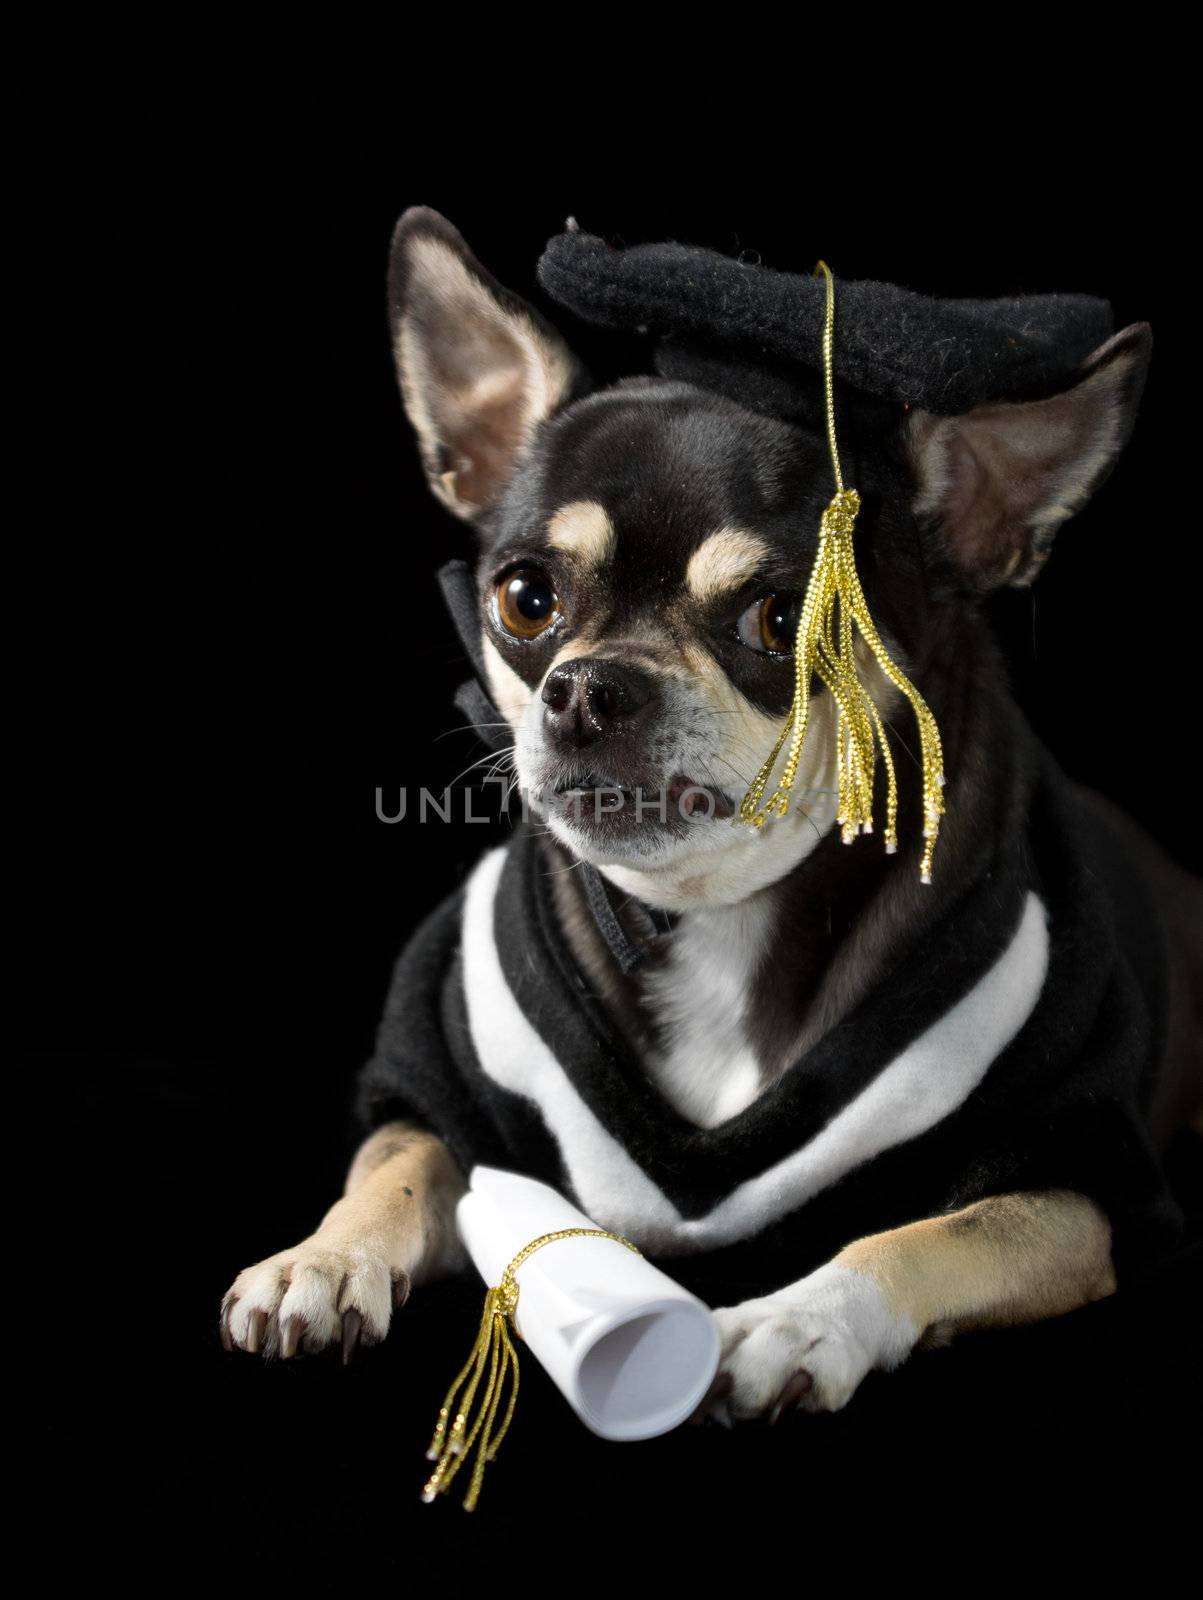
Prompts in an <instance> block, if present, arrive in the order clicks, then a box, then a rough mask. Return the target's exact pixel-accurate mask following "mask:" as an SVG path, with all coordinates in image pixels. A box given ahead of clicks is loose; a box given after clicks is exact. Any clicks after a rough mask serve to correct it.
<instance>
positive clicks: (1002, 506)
mask: <svg viewBox="0 0 1203 1600" xmlns="http://www.w3.org/2000/svg"><path fill="white" fill-rule="evenodd" d="M1152 343H1153V336H1152V332H1151V330H1150V328H1149V325H1148V323H1147V322H1134V323H1133V324H1132V325H1131V326H1130V327H1127V328H1124V329H1123V330H1122V332H1120V333H1117V334H1115V335H1114V337H1112V338H1110V339H1108V340H1107V342H1106V344H1103V345H1100V346H1099V348H1098V349H1097V350H1096V351H1095V352H1094V354H1093V355H1091V356H1089V357H1088V358H1087V359H1086V361H1085V362H1084V363H1083V364H1082V369H1081V372H1080V373H1079V375H1078V377H1077V379H1076V381H1075V382H1074V384H1073V386H1072V387H1071V388H1069V389H1065V390H1063V391H1062V392H1061V393H1060V394H1055V395H1052V396H1050V397H1049V398H1048V399H1044V400H1029V401H1022V402H1010V403H1009V402H1003V401H998V402H991V403H988V404H986V405H980V406H977V407H975V408H974V409H973V410H972V411H968V412H966V413H964V415H962V416H959V417H938V416H933V415H932V414H931V413H930V412H926V411H913V412H912V413H911V414H910V416H909V417H908V418H907V426H906V442H907V447H908V450H909V453H910V456H911V460H912V462H913V465H914V469H915V474H916V477H917V480H918V485H919V492H918V496H917V498H916V501H915V509H916V511H918V512H919V513H920V514H921V515H923V516H926V517H930V518H931V519H933V520H934V521H935V522H936V523H937V524H938V525H939V527H940V530H941V532H942V535H943V539H944V543H945V545H946V547H947V550H948V554H949V555H950V557H951V558H952V561H953V563H954V565H955V567H956V569H957V571H958V573H959V574H960V575H961V577H962V579H963V580H964V582H965V583H966V584H967V585H968V587H970V588H972V589H978V590H986V589H993V588H997V587H999V586H1000V585H1002V584H1014V585H1020V586H1022V585H1024V584H1029V583H1031V581H1032V579H1033V578H1034V577H1035V576H1036V574H1037V573H1038V572H1039V570H1040V568H1041V567H1042V566H1043V564H1044V562H1045V560H1046V559H1047V557H1048V553H1049V551H1050V549H1051V548H1052V543H1053V537H1054V535H1055V534H1056V531H1057V529H1058V528H1059V527H1060V525H1061V524H1062V523H1063V522H1064V521H1065V520H1066V518H1067V517H1071V516H1073V514H1074V512H1075V511H1080V510H1081V509H1082V507H1083V506H1084V505H1085V504H1086V502H1087V500H1088V499H1089V498H1090V496H1091V495H1092V494H1093V493H1094V491H1095V490H1096V489H1097V488H1098V487H1099V485H1100V484H1101V483H1102V482H1103V480H1104V479H1105V478H1106V477H1107V475H1108V473H1109V472H1110V471H1111V469H1112V467H1113V466H1114V465H1115V462H1116V460H1117V459H1118V457H1119V454H1120V451H1121V450H1122V449H1123V447H1124V445H1125V444H1126V443H1127V442H1128V438H1129V435H1130V434H1131V432H1132V426H1133V424H1134V422H1135V420H1136V411H1137V407H1138V406H1139V404H1140V396H1141V391H1142V390H1143V388H1144V381H1145V374H1146V372H1147V370H1148V365H1149V353H1150V350H1151V349H1152Z"/></svg>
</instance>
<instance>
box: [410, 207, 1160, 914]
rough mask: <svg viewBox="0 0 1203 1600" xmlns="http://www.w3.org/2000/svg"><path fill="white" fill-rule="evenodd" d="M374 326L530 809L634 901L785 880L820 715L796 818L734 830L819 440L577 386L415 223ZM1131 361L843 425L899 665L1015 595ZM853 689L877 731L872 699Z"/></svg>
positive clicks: (1077, 492)
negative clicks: (952, 618) (444, 519)
mask: <svg viewBox="0 0 1203 1600" xmlns="http://www.w3.org/2000/svg"><path fill="white" fill-rule="evenodd" d="M390 305H391V311H392V319H393V321H392V328H393V338H394V348H395V353H396V360H397V368H398V372H399V375H400V381H401V389H402V394H403V397H404V402H405V407H406V411H407V413H408V415H409V418H410V421H411V422H412V424H413V426H414V428H415V430H416V433H417V437H418V443H419V447H420V450H421V456H422V461H423V464H424V466H425V469H426V474H427V477H428V480H429V483H430V487H431V489H432V490H433V492H434V494H435V496H436V497H437V498H438V499H439V500H440V501H441V502H442V503H443V505H445V506H446V507H448V508H449V509H450V510H451V511H452V512H454V513H455V514H456V515H457V516H459V517H461V518H463V519H464V520H466V521H468V522H470V523H471V524H472V525H473V527H474V528H475V529H476V532H477V535H478V542H479V557H478V566H477V577H478V592H479V604H480V627H481V633H482V640H483V654H484V660H485V666H486V671H487V674H488V678H489V682H490V685H491V687H492V691H493V697H494V700H495V702H496V704H497V706H498V707H499V708H500V710H501V713H502V714H503V715H504V717H505V718H506V719H507V721H508V723H509V725H510V727H511V728H512V730H513V735H514V760H515V764H516V773H517V777H518V780H519V783H520V785H521V788H522V791H523V794H524V795H525V796H526V798H527V800H528V801H529V802H530V804H531V805H532V806H533V807H534V809H535V810H536V811H538V812H539V813H540V814H541V815H543V816H544V817H545V818H546V820H547V823H548V826H549V827H550V829H551V830H552V832H553V833H554V834H555V835H556V836H557V837H559V838H560V839H561V840H562V841H563V842H564V843H565V844H566V845H567V846H568V847H569V848H570V849H571V850H572V851H573V852H574V853H575V854H576V855H578V856H580V857H582V858H585V859H587V860H590V861H592V862H594V863H596V864H597V865H599V866H601V867H603V869H605V870H606V871H607V872H608V874H609V875H610V876H611V877H613V878H614V879H615V881H617V882H619V883H622V884H624V886H627V887H630V888H631V889H633V890H634V891H635V892H638V893H641V894H642V895H643V896H644V897H645V898H648V899H649V900H652V901H659V903H662V904H668V905H678V906H680V905H682V904H689V903H697V902H699V901H711V902H713V901H718V900H734V899H738V898H740V897H741V896H742V895H744V894H747V893H748V892H750V891H751V890H752V889H754V888H756V887H757V886H759V885H762V884H764V883H767V882H770V881H773V880H774V879H776V878H778V877H780V876H781V875H782V874H784V873H785V872H786V871H788V870H789V869H790V868H791V867H793V866H794V865H795V864H796V863H797V862H798V861H799V860H800V859H801V858H802V857H803V856H804V855H805V854H806V853H807V852H808V851H809V850H810V849H811V848H813V846H814V844H815V843H817V841H818V840H819V838H820V837H822V835H823V834H824V833H825V832H826V831H827V830H828V829H829V828H830V827H831V826H832V824H833V823H834V821H835V787H836V776H835V769H834V761H835V750H836V741H835V737H834V727H833V720H834V718H833V707H832V703H831V700H830V697H829V696H827V695H824V694H819V695H818V696H817V698H816V700H815V702H814V706H813V709H812V731H811V732H810V734H809V735H808V738H807V741H806V746H805V748H804V754H803V763H802V767H801V769H800V771H799V775H798V781H797V785H796V788H795V795H796V796H797V799H796V801H795V804H794V806H793V807H792V808H791V812H790V814H789V816H787V817H786V818H784V819H782V820H778V821H774V822H772V823H770V824H769V825H768V826H767V827H765V828H763V829H754V828H751V827H749V826H747V825H746V824H743V823H741V822H740V821H739V820H738V808H739V802H740V799H741V797H742V795H743V793H744V791H745V789H746V788H747V786H748V784H749V782H750V781H751V779H752V778H753V776H754V775H755V774H756V772H757V770H758V769H759V767H760V765H761V763H762V762H763V760H764V759H765V757H766V756H767V754H768V752H769V751H770V750H771V749H772V747H773V745H774V742H775V741H776V739H777V737H778V734H779V733H780V731H781V728H782V724H783V720H784V718H785V716H786V714H787V712H788V709H789V705H790V700H791V695H792V692H793V679H794V665H793V655H792V647H793V633H794V629H795V627H796V623H797V618H798V613H799V607H800V601H801V593H802V590H803V589H804V587H805V584H806V579H807V575H808V573H809V570H810V567H811V564H812V561H813V559H814V555H815V551H816V543H817V536H818V526H819V519H820V515H821V513H822V510H823V508H824V506H825V505H826V504H827V502H828V500H829V499H830V496H831V492H832V478H831V465H830V460H829V457H828V454H827V446H826V442H825V441H824V440H823V439H822V438H821V437H819V436H818V435H817V434H815V435H812V434H811V433H809V432H808V431H806V430H804V429H802V428H800V427H797V426H794V425H793V424H791V423H787V422H785V421H781V420H779V419H777V418H774V417H770V416H764V415H760V414H757V413H753V412H751V411H748V410H745V409H744V408H743V407H741V406H739V405H737V404H735V403H734V402H733V401H730V400H727V399H725V398H723V397H721V396H719V395H717V394H715V393H712V392H710V391H709V390H703V389H700V388H695V387H693V386H691V385H689V384H683V383H676V382H670V381H667V380H663V379H657V378H634V379H627V380H624V381H622V382H619V383H617V384H614V385H612V386H610V387H606V388H600V389H598V388H594V387H593V386H591V385H590V383H589V381H588V379H587V377H586V375H585V373H584V371H583V370H582V368H581V366H580V364H579V363H578V362H577V360H576V359H575V358H574V356H573V355H572V353H571V351H570V350H569V349H568V347H567V345H566V344H565V343H564V341H563V340H562V339H561V337H560V336H559V335H558V334H557V333H556V332H555V331H554V330H553V329H552V328H551V327H550V326H549V325H548V324H547V323H546V322H545V320H544V319H543V318H542V317H541V316H540V315H539V314H538V313H537V312H536V311H534V309H533V308H532V307H530V306H529V305H527V304H526V303H525V302H524V301H522V300H520V299H519V298H518V297H517V296H515V295H513V294H511V293H510V292H509V291H507V290H506V289H504V288H502V286H501V285H499V284H498V283H496V282H495V281H494V279H493V278H492V277H491V276H490V274H489V273H488V272H486V271H485V269H484V268H483V267H482V266H481V265H480V263H479V262H478V261H477V260H476V258H475V257H474V256H473V255H472V253H471V252H470V251H469V249H468V247H467V246H466V244H465V243H464V241H463V239H462V238H461V236H460V235H459V233H458V232H457V231H456V230H455V229H454V228H453V227H452V226H451V225H450V224H449V223H448V222H447V221H446V220H445V219H444V218H442V217H441V216H439V215H438V214H437V213H435V212H432V211H429V210H426V209H425V208H415V209H413V210H411V211H408V212H406V213H405V215H404V216H403V217H402V219H401V221H400V223H399V224H398V226H397V230H396V234H395V236H394V241H393V254H392V263H391V272H390ZM1150 342H1151V341H1150V335H1149V330H1148V327H1147V325H1145V324H1135V325H1133V326H1132V327H1129V328H1126V329H1125V330H1123V332H1121V333H1119V334H1117V335H1115V337H1114V338H1112V339H1110V340H1109V341H1108V342H1107V343H1106V344H1105V345H1103V346H1102V348H1101V349H1099V350H1098V351H1096V352H1095V354H1094V355H1093V356H1092V357H1091V358H1090V359H1089V360H1088V361H1087V362H1086V363H1085V364H1084V366H1083V368H1082V371H1081V373H1080V374H1079V376H1078V378H1077V380H1076V382H1075V383H1074V384H1073V385H1072V386H1071V387H1069V388H1067V389H1066V390H1065V391H1064V392H1062V393H1060V394H1057V395H1054V396H1052V397H1051V398H1048V399H1042V400H1038V401H1031V402H1027V403H1009V404H1008V403H998V404H992V405H984V406H980V407H978V408H977V409H975V410H973V411H971V412H968V413H966V414H965V415H963V416H959V417H953V418H948V417H936V416H933V415H929V414H927V413H924V412H920V411H916V410H913V409H912V410H910V411H909V412H905V413H900V415H899V417H898V419H897V423H896V425H894V426H893V427H892V428H889V429H884V430H883V429H882V428H881V427H880V425H875V426H874V427H873V428H872V429H871V430H865V431H864V432H863V433H862V434H859V435H858V434H857V433H856V432H855V431H853V432H852V433H851V434H850V435H849V434H845V433H844V431H843V429H842V432H841V445H842V448H843V454H844V458H845V463H844V464H845V471H846V476H847V478H848V481H849V482H850V483H855V484H856V487H857V489H858V490H859V491H860V494H861V497H862V503H863V506H864V509H863V511H862V513H861V517H860V520H859V521H858V525H857V548H858V557H859V559H860V564H861V573H862V581H863V582H864V586H865V589H866V593H867V595H868V599H869V603H870V606H871V607H872V609H873V610H874V613H875V615H876V616H877V620H878V625H879V627H881V629H882V631H883V633H884V634H885V635H886V636H887V638H888V642H889V644H890V647H891V651H892V653H893V654H895V657H896V659H899V660H900V662H901V663H902V664H903V665H904V666H905V665H906V663H907V662H908V661H909V660H914V659H922V658H923V655H924V653H925V630H928V629H930V626H931V622H932V617H933V615H935V614H936V613H938V612H939V610H940V608H941V607H947V606H948V605H950V604H951V605H962V604H966V603H968V602H969V600H970V599H971V597H972V595H973V594H974V593H980V592H982V591H984V590H987V589H989V588H991V587H994V586H996V585H999V584H1004V583H1010V584H1026V583H1029V582H1030V581H1031V580H1032V578H1033V577H1034V576H1035V573H1036V571H1037V570H1038V569H1039V567H1040V565H1041V564H1042V562H1043V560H1044V559H1045V557H1046V556H1047V554H1048V550H1049V548H1050V546H1051V542H1052V538H1053V535H1054V533H1055V532H1056V529H1057V527H1058V526H1059V525H1060V524H1061V523H1062V522H1063V521H1064V520H1065V519H1066V518H1067V517H1069V516H1070V515H1072V514H1073V512H1074V511H1076V510H1078V509H1079V508H1080V507H1081V506H1082V505H1083V504H1084V503H1085V501H1086V499H1087V498H1088V497H1089V495H1090V494H1091V493H1092V492H1093V490H1094V489H1095V488H1096V487H1097V486H1098V485H1099V483H1101V482H1102V480H1103V478H1104V477H1105V476H1106V475H1107V473H1108V471H1109V470H1110V468H1111V466H1112V465H1113V463H1114V461H1115V459H1116V457H1117V456H1118V454H1119V452H1120V450H1121V449H1122V447H1123V445H1124V442H1125V441H1126V439H1127V437H1128V434H1129V432H1130V430H1131V426H1132V422H1133V419H1134V415H1135V410H1136V406H1137V403H1138V400H1139V395H1140V390H1141V386H1142V383H1143V378H1144V373H1145V368H1146V365H1147V361H1148V354H1149V346H1150ZM864 669H865V670H864V674H863V675H864V677H865V680H866V682H867V683H868V684H869V687H870V689H871V692H872V693H873V694H874V697H875V699H876V700H877V701H878V704H879V705H880V706H881V708H882V710H883V711H884V712H885V713H886V714H887V715H888V714H889V711H890V698H891V693H892V691H891V687H890V685H889V683H888V682H887V681H886V679H885V678H884V677H882V676H881V675H880V674H876V675H875V673H874V670H873V668H872V664H871V662H870V661H869V660H868V658H866V660H865V662H864ZM920 687H922V684H921V685H920ZM954 779H955V774H950V794H949V804H950V805H951V804H953V803H954V800H955V790H954V789H953V788H952V781H953V780H954Z"/></svg>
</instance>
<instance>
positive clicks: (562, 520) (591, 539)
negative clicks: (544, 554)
mask: <svg viewBox="0 0 1203 1600" xmlns="http://www.w3.org/2000/svg"><path fill="white" fill-rule="evenodd" d="M547 540H548V543H549V544H551V545H554V546H555V548H556V549H557V550H563V551H564V553H565V554H566V555H570V556H575V557H576V558H577V560H578V561H583V562H585V563H586V564H587V565H589V566H591V567H600V566H601V565H603V563H604V562H606V561H608V560H609V559H610V557H611V556H612V555H613V554H614V524H613V523H612V522H611V521H610V518H609V517H608V516H607V514H606V508H605V506H603V505H599V504H598V502H597V501H596V500H572V501H570V502H569V504H568V505H566V506H561V507H560V509H559V510H558V511H557V512H556V514H555V516H554V517H552V519H551V521H550V522H549V523H548V524H547Z"/></svg>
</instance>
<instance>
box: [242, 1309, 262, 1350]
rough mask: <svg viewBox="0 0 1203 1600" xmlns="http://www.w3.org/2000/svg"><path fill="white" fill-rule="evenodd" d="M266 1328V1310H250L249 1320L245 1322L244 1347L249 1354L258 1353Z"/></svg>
mask: <svg viewBox="0 0 1203 1600" xmlns="http://www.w3.org/2000/svg"><path fill="white" fill-rule="evenodd" d="M266 1330H267V1312H266V1311H252V1312H251V1320H250V1322H249V1323H248V1324H247V1330H246V1348H247V1351H248V1353H249V1354H250V1355H253V1356H254V1355H258V1353H259V1346H260V1344H261V1343H262V1342H263V1335H264V1333H265V1332H266Z"/></svg>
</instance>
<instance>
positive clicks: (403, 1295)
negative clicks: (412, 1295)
mask: <svg viewBox="0 0 1203 1600" xmlns="http://www.w3.org/2000/svg"><path fill="white" fill-rule="evenodd" d="M409 1287H410V1285H409V1273H408V1272H398V1273H397V1275H396V1277H395V1278H394V1279H393V1310H394V1311H399V1310H400V1309H401V1307H402V1306H403V1305H404V1304H405V1302H406V1301H407V1300H408V1299H409Z"/></svg>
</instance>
